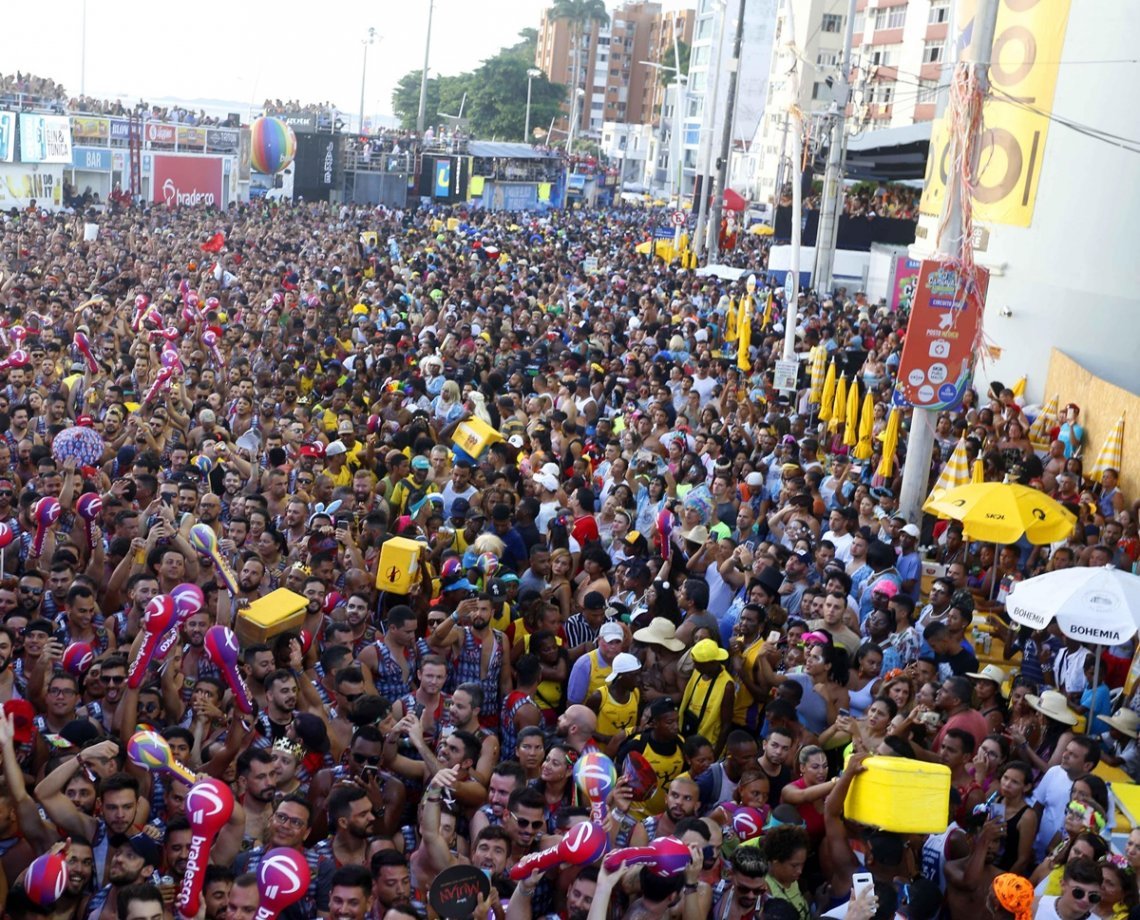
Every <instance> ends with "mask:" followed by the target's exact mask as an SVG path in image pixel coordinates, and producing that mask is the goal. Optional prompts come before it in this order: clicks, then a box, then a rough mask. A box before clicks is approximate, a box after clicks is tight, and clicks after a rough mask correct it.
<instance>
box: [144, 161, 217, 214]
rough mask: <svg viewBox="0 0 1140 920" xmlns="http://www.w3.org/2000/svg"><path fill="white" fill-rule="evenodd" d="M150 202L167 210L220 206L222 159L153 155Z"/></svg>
mask: <svg viewBox="0 0 1140 920" xmlns="http://www.w3.org/2000/svg"><path fill="white" fill-rule="evenodd" d="M151 183H152V184H151V188H152V190H153V191H152V196H151V200H152V201H155V202H157V203H158V204H165V205H166V206H167V207H168V208H174V207H182V206H185V205H189V206H194V205H197V206H204V207H215V208H220V207H221V206H222V160H221V157H191V156H164V155H162V154H156V155H155V157H154V165H153V167H152V169H151Z"/></svg>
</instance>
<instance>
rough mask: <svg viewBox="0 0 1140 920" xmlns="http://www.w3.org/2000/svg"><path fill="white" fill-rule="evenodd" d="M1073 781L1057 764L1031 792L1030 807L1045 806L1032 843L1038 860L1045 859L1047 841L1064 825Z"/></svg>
mask: <svg viewBox="0 0 1140 920" xmlns="http://www.w3.org/2000/svg"><path fill="white" fill-rule="evenodd" d="M1072 792H1073V781H1072V780H1071V779H1069V774H1068V773H1066V772H1065V769H1064V768H1063V767H1062V766H1061V765H1060V764H1057V766H1055V767H1050V768H1049V769H1048V770H1046V771H1045V775H1044V776H1042V777H1041V779H1040V781H1039V782H1038V783H1037V788H1035V789H1034V790H1033V797H1032V798H1031V799H1030V800H1029V804H1030V805H1037V804H1038V803H1040V804H1041V805H1044V806H1045V810H1044V811H1043V812H1041V824H1040V825H1039V826H1038V828H1037V837H1036V838H1035V839H1034V841H1033V852H1034V854H1035V855H1036V856H1037V858H1038V859H1044V858H1045V849H1046V847H1048V846H1049V841H1050V840H1052V839H1053V835H1054V834H1055V833H1057V831H1059V830H1060V829H1061V827H1062V825H1063V824H1064V823H1065V808H1066V806H1067V805H1068V804H1069V801H1070V800H1071V799H1072V797H1073V796H1072Z"/></svg>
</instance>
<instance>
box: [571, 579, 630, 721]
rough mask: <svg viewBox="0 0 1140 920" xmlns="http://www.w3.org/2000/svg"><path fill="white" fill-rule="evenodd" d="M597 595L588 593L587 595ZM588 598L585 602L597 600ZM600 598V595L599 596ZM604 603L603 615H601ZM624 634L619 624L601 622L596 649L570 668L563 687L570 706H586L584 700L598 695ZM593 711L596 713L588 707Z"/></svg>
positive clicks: (609, 671) (611, 668)
mask: <svg viewBox="0 0 1140 920" xmlns="http://www.w3.org/2000/svg"><path fill="white" fill-rule="evenodd" d="M595 593H596V592H593V591H591V592H590V595H592V594H595ZM590 595H587V597H586V602H587V603H592V602H595V601H596V598H593V597H591V596H590ZM598 597H601V595H598ZM604 607H605V605H604V603H603V616H604ZM624 640H625V632H624V630H623V629H622V628H621V625H620V624H619V623H614V622H610V623H603V624H602V625H601V627H600V628H599V629H598V638H597V643H598V647H597V648H595V649H593V650H592V651H590V652H587V653H586V654H584V655H581V656H580V657H579V658H578V660H577V661H575V662H574V666H573V667H572V668H571V669H570V679H569V682H568V683H567V685H566V700H567V702H569V703H585V702H586V700H587V698H588V697H590V696H592V695H594V694H595V693H597V692H598V691H599V690H601V689H602V687H603V686H604V685H605V682H606V680H607V679H608V678H609V676H610V673H611V671H612V670H613V663H614V660H615V659H616V657H617V655H618V653H619V652H621V649H622V643H623V642H624ZM590 708H591V709H593V710H594V712H597V711H598V710H597V709H596V708H595V707H593V706H591V707H590Z"/></svg>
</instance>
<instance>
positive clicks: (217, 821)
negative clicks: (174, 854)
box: [177, 779, 234, 917]
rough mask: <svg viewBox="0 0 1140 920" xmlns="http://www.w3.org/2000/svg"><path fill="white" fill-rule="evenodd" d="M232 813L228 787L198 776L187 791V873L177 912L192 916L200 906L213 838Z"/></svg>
mask: <svg viewBox="0 0 1140 920" xmlns="http://www.w3.org/2000/svg"><path fill="white" fill-rule="evenodd" d="M233 813H234V794H233V793H232V792H230V787H229V786H227V785H225V783H222V782H219V781H218V780H216V779H200V780H198V782H196V783H195V784H194V785H193V786H191V787H190V791H189V792H188V793H187V794H186V820H188V821H189V822H190V852H189V855H188V857H187V860H186V874H185V875H184V876H183V877H182V888H181V890H180V891H179V892H178V902H177V905H178V912H179V913H180V914H181V915H182V916H184V917H194V916H196V915H197V913H198V908H199V906H201V897H202V886H203V884H204V883H205V881H206V866H207V865H208V864H209V862H210V847H211V846H212V845H213V842H214V838H215V837H217V836H218V833H219V832H220V831H221V829H222V828H223V827H225V826H226V822H227V821H229V820H230V816H231V815H233Z"/></svg>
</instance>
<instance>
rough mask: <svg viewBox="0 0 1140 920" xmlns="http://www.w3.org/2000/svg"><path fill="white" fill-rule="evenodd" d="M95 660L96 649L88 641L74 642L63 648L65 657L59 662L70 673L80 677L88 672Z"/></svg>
mask: <svg viewBox="0 0 1140 920" xmlns="http://www.w3.org/2000/svg"><path fill="white" fill-rule="evenodd" d="M94 660H95V650H94V649H92V648H91V646H90V645H88V644H87V643H86V642H72V643H71V644H70V645H69V646H68V647H67V648H65V649H64V650H63V657H62V658H61V659H60V662H59V663H60V664H61V665H63V669H64V670H65V671H66V672H67V673H68V674H73V675H74V676H76V677H79V676H80V675H81V674H84V673H86V671H87V669H88V668H89V667H91V663H92V662H93V661H94Z"/></svg>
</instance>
